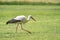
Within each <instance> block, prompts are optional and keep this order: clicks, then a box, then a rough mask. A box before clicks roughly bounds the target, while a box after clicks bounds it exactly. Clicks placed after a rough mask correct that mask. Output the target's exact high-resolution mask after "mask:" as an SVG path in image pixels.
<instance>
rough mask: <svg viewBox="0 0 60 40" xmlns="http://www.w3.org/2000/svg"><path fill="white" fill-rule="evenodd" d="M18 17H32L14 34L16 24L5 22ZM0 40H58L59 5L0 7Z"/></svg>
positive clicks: (59, 38) (59, 25)
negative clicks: (32, 18)
mask: <svg viewBox="0 0 60 40" xmlns="http://www.w3.org/2000/svg"><path fill="white" fill-rule="evenodd" d="M18 15H25V16H26V17H27V16H28V15H32V16H33V17H34V18H35V19H36V22H34V21H33V20H30V21H29V22H28V23H26V24H24V26H23V28H24V29H27V30H29V31H31V32H32V34H29V33H27V32H25V31H23V30H21V28H20V27H19V28H18V32H17V33H16V24H9V25H6V22H7V21H8V20H10V19H12V18H14V17H16V16H18ZM0 40H60V5H0Z"/></svg>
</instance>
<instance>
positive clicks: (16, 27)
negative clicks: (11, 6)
mask: <svg viewBox="0 0 60 40" xmlns="http://www.w3.org/2000/svg"><path fill="white" fill-rule="evenodd" d="M18 26H19V24H17V27H16V32H17V29H18Z"/></svg>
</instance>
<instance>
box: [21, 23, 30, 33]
mask: <svg viewBox="0 0 60 40" xmlns="http://www.w3.org/2000/svg"><path fill="white" fill-rule="evenodd" d="M21 29H22V30H24V31H26V32H28V33H30V34H31V32H30V31H28V30H25V29H23V27H22V24H21Z"/></svg>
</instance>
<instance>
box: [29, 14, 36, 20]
mask: <svg viewBox="0 0 60 40" xmlns="http://www.w3.org/2000/svg"><path fill="white" fill-rule="evenodd" d="M28 18H29V19H30V18H31V19H32V20H34V21H36V20H35V19H34V18H33V16H32V15H29V16H28Z"/></svg>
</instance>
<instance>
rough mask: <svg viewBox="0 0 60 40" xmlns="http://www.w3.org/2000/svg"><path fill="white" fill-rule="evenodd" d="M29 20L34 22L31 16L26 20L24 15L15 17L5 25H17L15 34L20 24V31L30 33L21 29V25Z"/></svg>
mask: <svg viewBox="0 0 60 40" xmlns="http://www.w3.org/2000/svg"><path fill="white" fill-rule="evenodd" d="M30 19H33V20H34V21H36V20H35V19H34V18H33V17H32V16H31V15H29V16H28V18H26V17H25V16H24V15H22V16H17V17H15V18H13V19H11V20H9V21H7V22H6V24H9V23H17V27H16V32H17V29H18V26H19V24H20V25H21V29H22V30H24V31H27V32H28V33H31V32H30V31H28V30H25V29H23V27H22V25H23V24H25V23H27V22H28V21H29V20H30Z"/></svg>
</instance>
